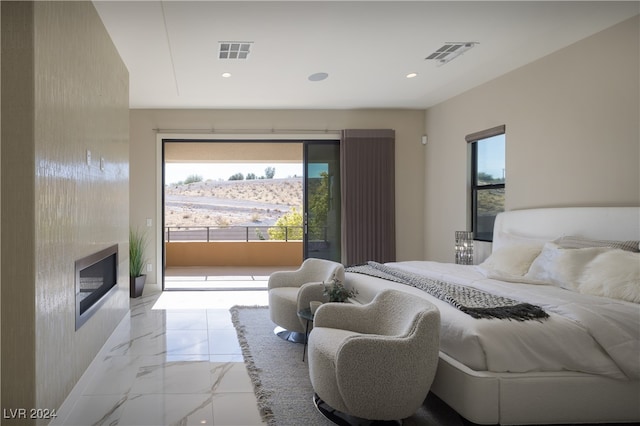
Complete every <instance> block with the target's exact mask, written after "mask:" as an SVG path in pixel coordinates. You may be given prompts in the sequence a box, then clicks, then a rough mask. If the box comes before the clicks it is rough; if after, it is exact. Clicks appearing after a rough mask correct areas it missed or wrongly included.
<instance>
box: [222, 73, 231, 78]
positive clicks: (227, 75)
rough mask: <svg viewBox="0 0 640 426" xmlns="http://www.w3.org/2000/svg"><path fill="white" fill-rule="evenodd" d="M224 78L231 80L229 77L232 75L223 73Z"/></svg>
mask: <svg viewBox="0 0 640 426" xmlns="http://www.w3.org/2000/svg"><path fill="white" fill-rule="evenodd" d="M222 77H224V78H229V77H231V73H230V72H223V73H222Z"/></svg>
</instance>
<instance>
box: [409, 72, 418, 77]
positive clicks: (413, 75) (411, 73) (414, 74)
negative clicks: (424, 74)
mask: <svg viewBox="0 0 640 426" xmlns="http://www.w3.org/2000/svg"><path fill="white" fill-rule="evenodd" d="M417 76H418V73H417V72H410V73H409V74H407V78H414V77H417Z"/></svg>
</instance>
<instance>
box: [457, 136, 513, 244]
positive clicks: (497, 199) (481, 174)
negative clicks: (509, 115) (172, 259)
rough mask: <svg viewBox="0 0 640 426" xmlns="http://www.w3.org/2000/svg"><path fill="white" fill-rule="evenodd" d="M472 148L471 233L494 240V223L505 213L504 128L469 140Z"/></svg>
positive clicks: (471, 137)
mask: <svg viewBox="0 0 640 426" xmlns="http://www.w3.org/2000/svg"><path fill="white" fill-rule="evenodd" d="M466 140H467V142H468V143H469V144H470V147H471V150H470V151H471V230H472V231H473V233H474V239H476V240H480V241H493V223H494V221H495V218H496V215H497V214H498V213H500V212H503V211H504V195H505V182H506V178H505V177H506V175H505V126H498V127H494V128H492V129H488V130H484V131H481V132H477V133H473V134H471V135H468V136H467V137H466Z"/></svg>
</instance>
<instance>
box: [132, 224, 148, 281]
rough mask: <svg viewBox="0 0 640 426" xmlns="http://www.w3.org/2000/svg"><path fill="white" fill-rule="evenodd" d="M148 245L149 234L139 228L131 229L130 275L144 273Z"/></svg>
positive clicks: (136, 275)
mask: <svg viewBox="0 0 640 426" xmlns="http://www.w3.org/2000/svg"><path fill="white" fill-rule="evenodd" d="M146 247H147V236H146V235H145V233H144V232H140V231H139V230H137V229H136V230H134V229H130V230H129V275H130V276H131V277H134V278H135V277H139V276H141V275H144V274H143V273H142V272H143V271H144V264H145V262H146V259H145V257H144V249H145V248H146Z"/></svg>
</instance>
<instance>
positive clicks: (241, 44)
mask: <svg viewBox="0 0 640 426" xmlns="http://www.w3.org/2000/svg"><path fill="white" fill-rule="evenodd" d="M251 43H252V42H250V41H221V42H220V43H219V44H220V51H219V53H218V58H219V59H247V57H248V56H249V49H250V48H251Z"/></svg>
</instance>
